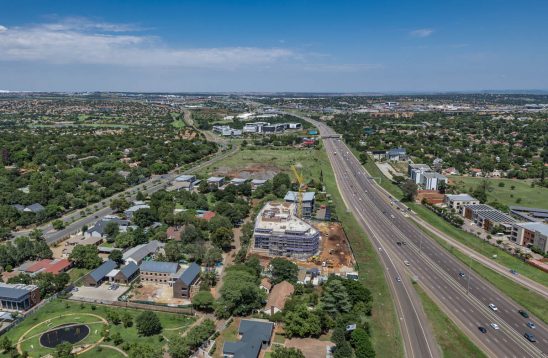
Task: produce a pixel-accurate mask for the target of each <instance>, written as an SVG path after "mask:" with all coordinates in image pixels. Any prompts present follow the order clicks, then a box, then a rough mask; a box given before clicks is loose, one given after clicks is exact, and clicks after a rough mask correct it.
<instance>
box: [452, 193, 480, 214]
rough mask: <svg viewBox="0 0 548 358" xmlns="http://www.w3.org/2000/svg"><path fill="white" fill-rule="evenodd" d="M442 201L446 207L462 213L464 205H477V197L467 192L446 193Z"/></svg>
mask: <svg viewBox="0 0 548 358" xmlns="http://www.w3.org/2000/svg"><path fill="white" fill-rule="evenodd" d="M444 203H445V204H446V205H447V207H448V208H450V209H453V210H455V211H456V212H457V213H459V214H461V215H462V210H463V208H464V206H465V205H478V204H479V203H480V202H479V200H478V199H476V198H474V197H472V196H470V195H468V194H446V195H445V200H444Z"/></svg>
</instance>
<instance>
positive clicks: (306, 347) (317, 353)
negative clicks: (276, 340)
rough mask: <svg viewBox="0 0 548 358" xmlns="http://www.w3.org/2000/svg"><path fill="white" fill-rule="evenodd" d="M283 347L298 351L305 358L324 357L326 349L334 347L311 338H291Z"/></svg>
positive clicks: (329, 343)
mask: <svg viewBox="0 0 548 358" xmlns="http://www.w3.org/2000/svg"><path fill="white" fill-rule="evenodd" d="M285 346H286V347H293V348H297V349H300V350H301V351H302V352H303V354H304V356H305V357H306V358H316V357H325V356H326V352H327V349H328V347H333V346H335V343H333V342H329V341H320V340H319V339H313V338H291V339H286V341H285Z"/></svg>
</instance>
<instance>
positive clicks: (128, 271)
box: [120, 262, 139, 279]
mask: <svg viewBox="0 0 548 358" xmlns="http://www.w3.org/2000/svg"><path fill="white" fill-rule="evenodd" d="M137 270H139V267H138V266H137V265H135V263H133V262H130V263H129V264H127V265H125V266H124V267H122V268H121V269H120V272H121V273H122V275H124V277H125V278H126V279H127V278H130V277H131V276H132V275H133V274H134V273H135V272H137Z"/></svg>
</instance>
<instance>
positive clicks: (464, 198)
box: [445, 194, 477, 201]
mask: <svg viewBox="0 0 548 358" xmlns="http://www.w3.org/2000/svg"><path fill="white" fill-rule="evenodd" d="M445 196H446V197H447V199H449V200H450V201H477V199H475V198H474V197H473V196H470V195H468V194H446V195H445Z"/></svg>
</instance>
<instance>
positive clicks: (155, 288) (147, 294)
mask: <svg viewBox="0 0 548 358" xmlns="http://www.w3.org/2000/svg"><path fill="white" fill-rule="evenodd" d="M131 294H132V295H133V297H132V298H131V299H132V300H139V301H153V302H156V303H164V304H175V305H185V304H189V303H190V300H185V299H182V298H173V288H172V287H169V286H168V285H154V284H143V285H142V287H135V288H134V289H133V290H132V291H131Z"/></svg>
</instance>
